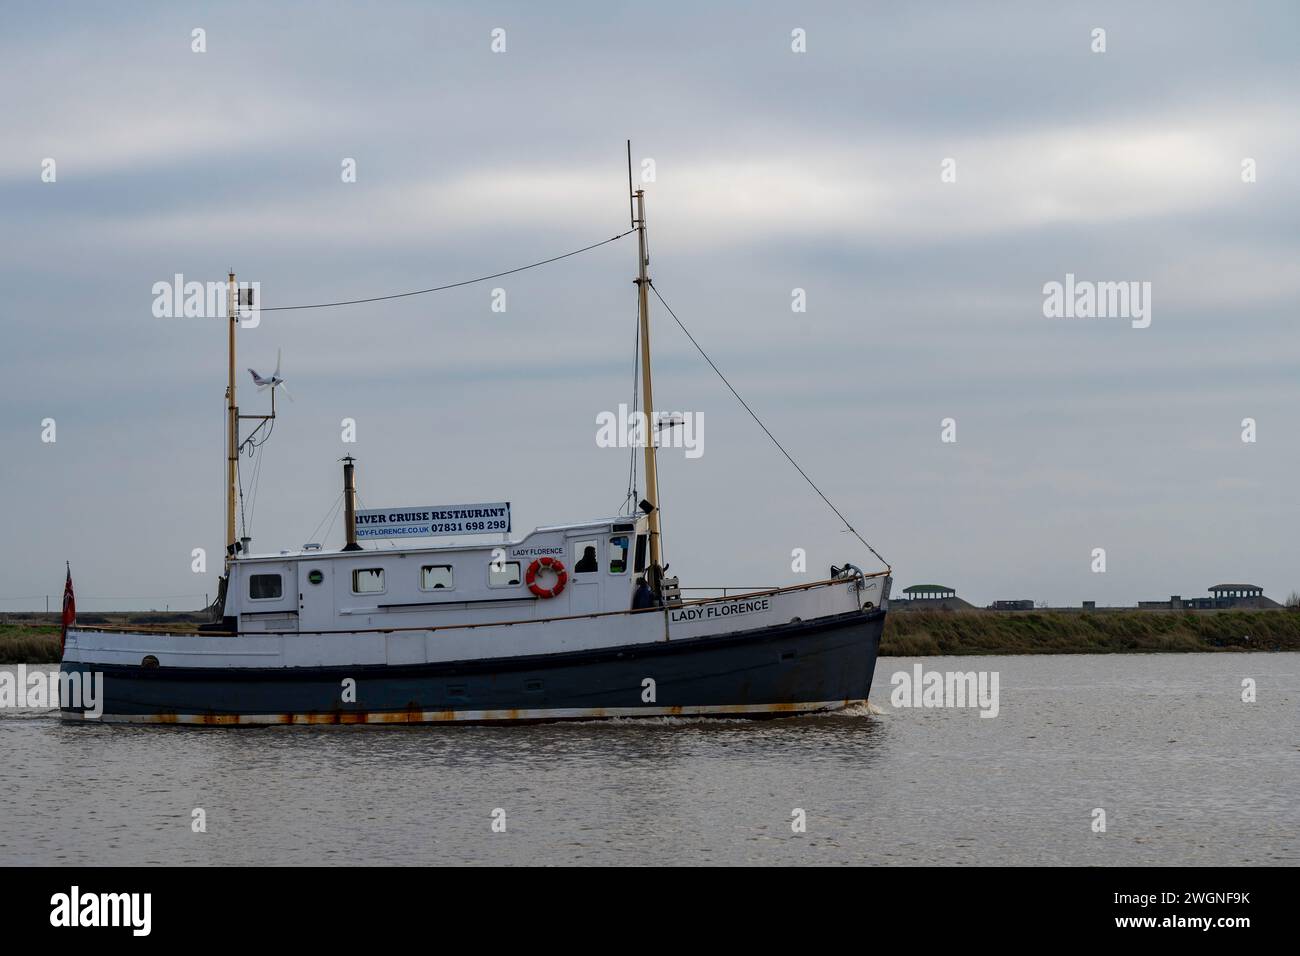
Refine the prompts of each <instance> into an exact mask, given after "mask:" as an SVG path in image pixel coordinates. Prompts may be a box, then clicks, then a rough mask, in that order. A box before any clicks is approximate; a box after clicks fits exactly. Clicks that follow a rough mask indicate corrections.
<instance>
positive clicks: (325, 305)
mask: <svg viewBox="0 0 1300 956" xmlns="http://www.w3.org/2000/svg"><path fill="white" fill-rule="evenodd" d="M635 231H636V230H635V229H629V230H628V231H627V232H621V233H619V234H618V235H617V236H611V237H610V238H609V239H602V240H600V242H593V243H592V244H591V245H589V246H583V247H582V248H581V249H574V250H573V251H572V252H566V253H564V254H563V255H559V256H551V258H549V259H542V260H540V261H538V262H530V263H529V264H528V265H526V266H519V267H518V268H517V269H507V270H506V271H505V272H494V273H492V275H490V276H479V277H478V278H476V279H464V280H462V281H460V282H451V283H448V284H447V285H439V286H434V287H433V288H432V289H417V290H415V291H414V292H397V293H394V294H392V295H376V296H371V297H370V298H368V299H346V300H344V301H342V302H317V303H316V304H314V305H277V306H274V307H272V308H268V309H262V310H261V311H262V312H290V311H293V310H295V309H331V308H333V307H334V306H338V305H362V304H364V303H366V302H384V301H386V300H388V299H404V298H407V297H408V296H413V295H427V294H428V293H430V292H443V291H445V290H447V289H458V288H460V287H461V286H463V285H473V284H474V283H475V282H486V281H488V280H489V279H500V278H501V277H502V276H509V275H514V274H515V273H516V272H524V271H526V270H528V269H536V268H537V267H538V266H545V265H550V264H551V263H552V262H559V261H560V260H561V259H568V258H569V257H570V256H576V255H580V254H581V253H584V252H590V251H591V250H592V249H597V248H599V247H600V246H604V245H608V244H609V243H611V242H616V241H617V240H619V239H622V238H623V237H624V236H630V235H631V234H632V233H633V232H635Z"/></svg>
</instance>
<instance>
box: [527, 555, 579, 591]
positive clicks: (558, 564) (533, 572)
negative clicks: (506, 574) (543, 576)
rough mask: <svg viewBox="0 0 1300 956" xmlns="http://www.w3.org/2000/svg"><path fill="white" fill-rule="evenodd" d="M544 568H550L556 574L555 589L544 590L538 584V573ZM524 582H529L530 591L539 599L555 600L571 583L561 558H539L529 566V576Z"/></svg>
mask: <svg viewBox="0 0 1300 956" xmlns="http://www.w3.org/2000/svg"><path fill="white" fill-rule="evenodd" d="M542 568H550V569H551V570H552V571H554V572H555V587H553V588H544V587H542V586H541V585H540V584H538V583H537V572H538V571H540V570H541V569H542ZM524 580H525V581H527V582H528V590H530V591H532V592H533V593H534V594H536V595H537V596H538V597H539V598H553V597H555V596H556V595H557V594H559V593H560V592H561V591H563V590H564V586H565V585H566V584H568V583H569V572H568V571H565V570H564V562H563V561H561V560H560V559H559V558H537V559H535V560H534V561H533V563H532V564H530V565H528V574H527V576H526V577H525V578H524Z"/></svg>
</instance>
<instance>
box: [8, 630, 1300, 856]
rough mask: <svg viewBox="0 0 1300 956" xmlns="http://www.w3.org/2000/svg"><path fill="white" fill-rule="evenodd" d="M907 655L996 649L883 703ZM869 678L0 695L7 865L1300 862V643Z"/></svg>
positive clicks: (885, 668) (978, 663)
mask: <svg viewBox="0 0 1300 956" xmlns="http://www.w3.org/2000/svg"><path fill="white" fill-rule="evenodd" d="M918 663H919V664H921V665H922V666H923V667H924V668H925V669H926V670H937V671H972V670H974V671H989V672H997V674H998V689H999V702H998V703H999V706H998V714H997V716H996V717H993V718H983V717H980V716H979V711H978V710H976V709H970V708H966V709H958V708H929V709H927V708H900V707H895V706H893V705H892V704H891V702H890V692H891V682H890V681H891V676H892V675H893V674H894V673H895V672H898V671H906V672H909V673H910V672H911V671H912V668H913V665H914V664H918ZM4 669H7V670H10V671H12V670H13V668H11V667H8V668H4ZM1246 678H1251V679H1253V681H1254V682H1255V687H1256V690H1255V693H1256V700H1255V702H1253V703H1247V702H1243V701H1242V682H1243V680H1244V679H1246ZM871 701H872V707H871V708H870V709H860V710H858V711H856V712H854V713H851V714H846V715H837V716H825V717H807V718H794V719H786V720H776V721H761V722H749V721H730V720H695V719H663V720H654V721H615V722H591V723H582V724H554V725H542V726H528V727H455V726H439V727H419V728H396V729H394V728H375V727H326V728H305V727H276V728H265V729H233V728H210V729H207V728H205V729H185V728H161V727H158V728H152V727H121V726H117V727H115V726H107V725H99V726H87V725H64V724H62V723H61V722H60V721H59V720H58V719H57V717H56V716H55V715H54V713H53V712H49V711H33V710H13V709H10V710H3V709H0V759H3V761H4V769H3V771H2V772H0V863H4V864H14V863H35V864H56V863H65V862H66V863H77V864H92V865H94V864H148V863H166V864H206V865H210V864H253V865H268V864H269V865H275V864H306V863H323V864H362V863H376V864H427V865H437V864H442V863H506V864H595V863H604V864H624V865H643V864H660V863H676V864H709V863H714V864H872V865H889V864H994V865H999V864H1070V865H1114V864H1138V865H1142V864H1158V865H1187V864H1204V865H1220V864H1227V865H1237V864H1291V865H1295V864H1297V863H1300V810H1298V809H1297V794H1298V793H1300V706H1298V705H1300V654H1187V655H1174V654H1169V655H1110V656H1107V655H1070V656H1057V657H978V658H957V657H946V658H944V657H930V658H882V659H881V661H880V664H879V666H878V667H877V670H876V680H875V690H874V691H873V693H872V695H871ZM196 809H202V811H203V815H202V816H203V819H204V822H205V824H206V832H194V821H195V819H196V815H195V812H194V811H195V810H196ZM1098 810H1101V811H1104V813H1105V820H1104V822H1105V832H1095V829H1094V828H1095V827H1097V825H1098V821H1099V820H1100V816H1099V815H1098V814H1097V812H1096V811H1098ZM796 811H802V814H799V813H796ZM800 819H802V820H803V821H804V822H805V825H806V830H805V831H804V832H795V829H796V826H795V824H797V823H798V822H799V820H800ZM494 820H495V821H496V826H497V829H496V830H494V826H493V824H494ZM502 823H504V832H501V831H500V828H501V824H502Z"/></svg>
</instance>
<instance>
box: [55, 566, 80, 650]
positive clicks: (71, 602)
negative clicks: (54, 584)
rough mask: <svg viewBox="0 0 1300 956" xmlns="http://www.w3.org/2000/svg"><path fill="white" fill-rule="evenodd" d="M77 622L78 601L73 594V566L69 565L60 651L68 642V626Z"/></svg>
mask: <svg viewBox="0 0 1300 956" xmlns="http://www.w3.org/2000/svg"><path fill="white" fill-rule="evenodd" d="M76 622H77V599H76V597H75V596H74V595H73V593H72V565H71V564H69V565H68V581H67V583H66V584H64V585H63V636H62V638H61V639H60V640H59V650H60V652H61V651H62V650H63V647H64V645H65V644H67V642H68V625H69V624H75V623H76Z"/></svg>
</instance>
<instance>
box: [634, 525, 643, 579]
mask: <svg viewBox="0 0 1300 956" xmlns="http://www.w3.org/2000/svg"><path fill="white" fill-rule="evenodd" d="M633 567H634V568H635V569H636V571H637V573H638V574H639V573H640V572H642V571H644V570H645V535H643V534H639V535H637V536H636V564H635V565H633Z"/></svg>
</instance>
